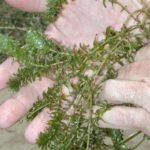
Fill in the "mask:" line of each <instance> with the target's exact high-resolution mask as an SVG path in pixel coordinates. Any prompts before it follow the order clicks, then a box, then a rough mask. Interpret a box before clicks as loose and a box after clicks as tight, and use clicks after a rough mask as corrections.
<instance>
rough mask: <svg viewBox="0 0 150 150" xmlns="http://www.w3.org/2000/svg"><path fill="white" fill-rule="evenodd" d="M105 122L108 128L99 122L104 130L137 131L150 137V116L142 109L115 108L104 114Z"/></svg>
mask: <svg viewBox="0 0 150 150" xmlns="http://www.w3.org/2000/svg"><path fill="white" fill-rule="evenodd" d="M103 120H104V122H106V123H107V126H105V124H103V123H102V121H99V125H100V127H102V128H116V129H123V130H128V129H135V130H139V131H143V132H144V133H145V134H148V135H150V114H149V113H148V112H147V111H145V110H144V109H142V108H133V107H132V108H131V107H125V106H124V107H123V106H122V107H113V108H112V109H111V110H109V111H107V112H106V113H104V115H103ZM108 124H109V125H108Z"/></svg>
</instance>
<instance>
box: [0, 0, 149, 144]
mask: <svg viewBox="0 0 150 150" xmlns="http://www.w3.org/2000/svg"><path fill="white" fill-rule="evenodd" d="M6 2H7V3H8V4H9V5H11V6H13V7H15V8H18V9H21V10H24V11H28V12H43V11H45V10H46V9H47V1H46V0H28V1H26V0H6ZM136 2H137V1H134V0H132V1H131V0H128V1H126V2H124V3H126V5H128V7H129V9H130V10H131V11H134V10H135V9H136V8H138V7H140V4H139V3H136ZM126 17H127V14H126V13H120V8H119V7H118V6H114V7H112V6H111V5H108V7H107V8H104V7H103V5H102V3H100V2H99V0H76V1H74V2H71V1H69V3H68V4H67V5H65V6H64V9H63V11H62V13H61V14H60V16H59V18H58V20H57V21H56V22H55V23H53V24H50V25H49V26H48V27H47V29H46V31H45V34H46V35H47V36H48V38H53V39H55V40H57V41H58V42H60V43H62V44H63V45H64V46H71V47H73V46H74V44H76V45H79V43H85V44H89V45H90V46H92V42H93V40H94V39H95V37H98V39H99V40H100V39H101V36H102V33H103V32H104V31H105V29H106V27H107V26H110V25H111V26H112V27H113V28H114V29H119V28H120V27H121V26H122V23H123V21H125V19H126ZM131 23H132V22H131ZM18 68H19V64H18V63H17V62H15V61H13V59H12V58H8V59H7V60H6V61H5V62H4V63H2V64H1V65H0V89H3V88H6V86H7V84H6V83H7V81H8V80H9V78H10V77H11V76H12V75H13V74H14V73H16V72H17V70H18ZM53 84H54V82H53V81H52V80H50V79H48V78H46V77H43V78H42V79H41V80H38V79H37V80H36V81H35V82H34V83H30V84H29V85H28V86H26V87H23V88H22V89H20V91H19V92H18V93H16V94H15V95H14V96H13V97H12V98H10V99H8V100H6V101H5V102H4V103H3V104H1V106H0V128H8V127H10V126H12V125H14V124H15V123H16V122H17V121H19V120H20V119H21V118H22V117H23V116H24V115H25V114H26V113H27V111H28V110H29V109H30V108H31V107H32V105H33V103H34V102H35V101H36V99H37V97H38V96H42V93H43V91H46V90H47V89H48V87H53ZM149 84H150V46H147V47H145V48H143V49H141V50H140V51H139V52H138V53H137V54H136V56H135V62H134V63H132V64H129V65H127V66H125V67H123V68H121V69H120V71H119V75H118V77H117V78H116V79H113V80H108V81H106V82H105V84H104V87H103V96H102V99H107V100H108V102H109V103H114V104H118V103H119V104H120V103H122V104H124V103H131V104H134V105H135V106H137V107H134V108H129V107H125V106H117V107H114V108H112V109H111V110H109V111H107V112H106V113H105V114H104V116H103V120H104V121H100V122H99V124H100V127H104V128H106V127H107V128H117V129H118V128H119V129H134V130H141V131H143V132H144V133H146V134H149V135H150V85H149ZM31 91H32V92H31ZM49 119H50V110H48V109H44V110H43V111H42V112H41V113H40V114H39V115H38V116H37V117H36V118H35V119H34V120H33V121H32V122H31V123H30V124H29V126H28V127H27V129H26V131H25V138H26V139H27V140H28V141H29V142H30V143H35V142H36V139H37V138H38V135H39V134H40V132H43V131H44V130H45V129H46V127H47V124H46V123H47V121H48V120H49Z"/></svg>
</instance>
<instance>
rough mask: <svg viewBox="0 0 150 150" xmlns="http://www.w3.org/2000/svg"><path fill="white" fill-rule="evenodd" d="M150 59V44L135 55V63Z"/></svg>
mask: <svg viewBox="0 0 150 150" xmlns="http://www.w3.org/2000/svg"><path fill="white" fill-rule="evenodd" d="M147 59H150V44H147V45H146V46H144V47H142V48H141V49H140V50H139V51H138V52H137V54H136V55H135V61H141V60H147Z"/></svg>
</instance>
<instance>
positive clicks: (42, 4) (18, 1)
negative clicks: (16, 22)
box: [5, 0, 47, 12]
mask: <svg viewBox="0 0 150 150" xmlns="http://www.w3.org/2000/svg"><path fill="white" fill-rule="evenodd" d="M5 1H6V2H7V3H8V4H9V5H11V6H13V7H15V8H17V9H20V10H24V11H28V12H42V11H45V10H46V9H47V0H5Z"/></svg>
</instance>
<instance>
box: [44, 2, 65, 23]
mask: <svg viewBox="0 0 150 150" xmlns="http://www.w3.org/2000/svg"><path fill="white" fill-rule="evenodd" d="M66 3H67V0H48V8H49V9H48V11H47V12H46V14H45V15H44V18H46V19H47V20H48V21H50V22H53V21H55V20H56V19H57V17H58V14H59V13H60V12H61V10H62V8H63V4H66Z"/></svg>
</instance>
